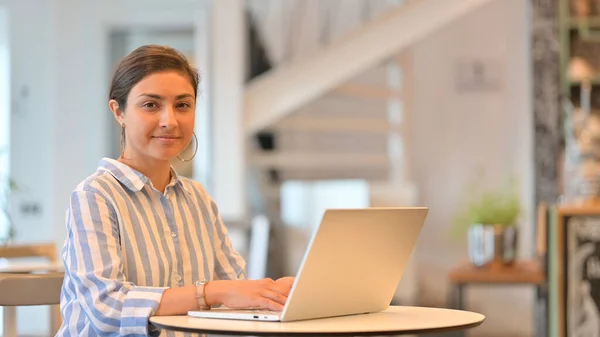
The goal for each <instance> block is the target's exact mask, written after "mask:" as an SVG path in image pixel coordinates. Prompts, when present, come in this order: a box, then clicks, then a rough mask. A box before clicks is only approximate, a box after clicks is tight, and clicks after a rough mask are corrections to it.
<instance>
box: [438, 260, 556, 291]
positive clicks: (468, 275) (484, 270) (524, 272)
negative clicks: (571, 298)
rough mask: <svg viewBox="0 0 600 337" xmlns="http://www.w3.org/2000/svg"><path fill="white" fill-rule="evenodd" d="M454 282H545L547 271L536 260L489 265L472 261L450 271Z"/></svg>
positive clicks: (451, 279) (450, 276)
mask: <svg viewBox="0 0 600 337" xmlns="http://www.w3.org/2000/svg"><path fill="white" fill-rule="evenodd" d="M448 278H449V280H450V281H451V282H453V283H461V284H466V283H494V284H498V283H503V284H519V283H520V284H538V285H539V284H543V283H545V282H546V273H545V272H544V268H543V267H542V265H541V263H539V262H538V261H536V260H521V261H516V262H515V263H514V264H512V265H509V266H503V265H494V264H491V265H488V266H484V267H476V266H474V265H472V264H470V263H464V264H461V265H459V266H457V267H455V268H453V269H452V270H451V271H450V274H449V276H448Z"/></svg>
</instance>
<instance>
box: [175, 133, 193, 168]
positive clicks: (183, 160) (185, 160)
mask: <svg viewBox="0 0 600 337" xmlns="http://www.w3.org/2000/svg"><path fill="white" fill-rule="evenodd" d="M193 135H194V139H195V140H196V147H195V149H194V154H193V155H192V156H191V157H190V158H189V159H183V158H181V157H180V156H177V158H179V160H181V161H182V162H188V161H192V159H194V157H195V156H196V152H198V137H196V132H193ZM191 143H192V142H191V141H190V144H191ZM188 146H189V144H188Z"/></svg>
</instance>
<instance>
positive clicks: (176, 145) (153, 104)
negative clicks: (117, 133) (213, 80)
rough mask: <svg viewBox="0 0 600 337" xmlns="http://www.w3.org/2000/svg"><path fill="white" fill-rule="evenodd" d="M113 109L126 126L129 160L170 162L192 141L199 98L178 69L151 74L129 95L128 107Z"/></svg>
mask: <svg viewBox="0 0 600 337" xmlns="http://www.w3.org/2000/svg"><path fill="white" fill-rule="evenodd" d="M115 103H116V102H115V101H112V100H111V103H110V105H111V110H113V112H114V113H115V117H116V118H117V120H118V121H119V122H120V123H121V124H122V125H124V126H125V153H124V154H123V156H124V157H125V158H128V159H136V158H141V159H143V160H148V159H155V160H161V161H170V160H171V159H173V158H175V157H176V156H177V155H178V154H179V153H180V152H181V151H183V150H184V149H185V148H186V147H187V146H188V144H189V143H190V141H191V139H192V136H193V131H194V119H195V104H196V97H195V93H194V88H193V87H192V84H191V82H190V80H189V79H188V78H187V77H186V76H184V75H181V74H180V73H178V72H175V71H165V72H158V73H153V74H150V75H148V76H146V77H144V78H143V79H142V80H141V81H139V82H138V83H137V84H136V85H135V86H134V87H133V88H131V91H130V92H129V96H127V106H126V107H124V108H125V109H124V110H123V109H122V108H123V107H118V104H117V107H118V108H117V109H116V110H115V109H113V106H114V104H115Z"/></svg>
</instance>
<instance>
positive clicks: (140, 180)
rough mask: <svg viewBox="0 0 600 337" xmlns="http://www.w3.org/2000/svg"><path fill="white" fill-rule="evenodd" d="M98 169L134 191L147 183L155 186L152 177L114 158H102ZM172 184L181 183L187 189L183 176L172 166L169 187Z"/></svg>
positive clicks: (137, 190)
mask: <svg viewBox="0 0 600 337" xmlns="http://www.w3.org/2000/svg"><path fill="white" fill-rule="evenodd" d="M98 170H101V171H107V172H109V173H110V174H112V175H113V176H114V177H115V178H116V179H117V180H118V181H119V182H121V183H122V184H123V185H125V186H126V187H127V188H129V189H130V190H132V191H133V192H139V191H141V190H142V189H143V188H144V186H145V185H149V186H153V185H152V181H150V178H148V177H147V176H145V175H144V174H142V173H141V172H139V171H136V170H134V169H133V168H131V167H129V166H128V165H126V164H124V163H121V162H120V161H118V160H114V159H112V158H102V159H101V160H100V163H99V164H98ZM172 185H173V186H174V185H179V186H181V188H183V189H184V190H185V188H184V187H183V186H184V184H183V183H182V181H181V178H180V177H179V175H178V174H177V172H175V170H174V169H173V167H172V166H171V181H170V182H169V183H168V184H167V187H169V186H172Z"/></svg>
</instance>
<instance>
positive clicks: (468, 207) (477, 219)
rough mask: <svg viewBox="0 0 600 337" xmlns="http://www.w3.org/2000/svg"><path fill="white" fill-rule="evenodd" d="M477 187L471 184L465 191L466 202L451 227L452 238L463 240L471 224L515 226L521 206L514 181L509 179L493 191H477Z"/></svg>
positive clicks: (516, 184)
mask: <svg viewBox="0 0 600 337" xmlns="http://www.w3.org/2000/svg"><path fill="white" fill-rule="evenodd" d="M477 187H478V185H477V184H475V183H472V184H471V185H470V187H469V188H468V189H467V194H468V197H467V198H466V200H467V201H466V202H465V203H464V204H463V205H462V207H460V212H459V213H458V215H457V217H456V218H455V220H454V224H453V226H452V234H453V236H454V237H457V238H464V237H465V235H466V232H467V229H468V228H469V227H470V226H471V225H473V224H483V225H501V226H516V225H517V220H518V218H519V216H520V215H521V212H522V206H521V198H520V196H519V189H518V183H517V181H516V179H514V178H513V177H511V178H509V181H508V183H507V184H506V185H504V186H502V187H499V188H495V189H486V190H483V191H477V190H478V188H477Z"/></svg>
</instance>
